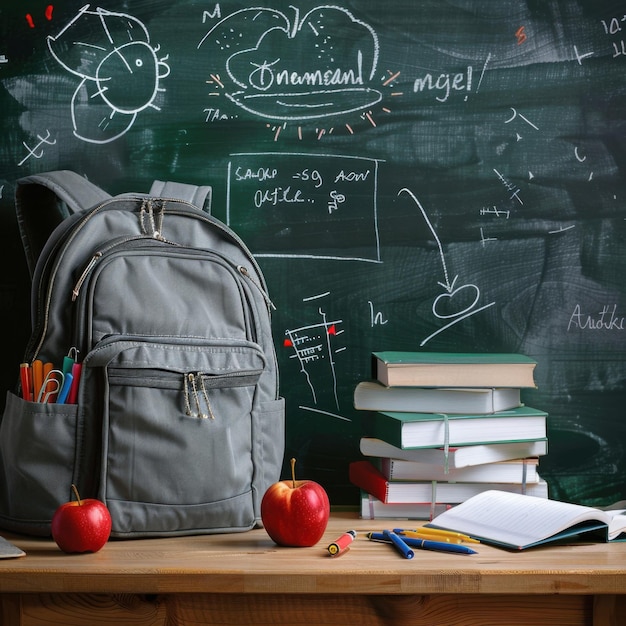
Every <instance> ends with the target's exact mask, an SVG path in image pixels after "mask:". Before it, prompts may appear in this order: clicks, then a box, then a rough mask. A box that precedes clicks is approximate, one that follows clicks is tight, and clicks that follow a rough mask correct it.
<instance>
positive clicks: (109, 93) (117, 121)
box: [47, 4, 170, 143]
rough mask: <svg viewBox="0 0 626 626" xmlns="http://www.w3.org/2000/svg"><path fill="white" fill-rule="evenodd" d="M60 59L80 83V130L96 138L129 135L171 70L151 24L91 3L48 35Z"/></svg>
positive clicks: (75, 108) (76, 121)
mask: <svg viewBox="0 0 626 626" xmlns="http://www.w3.org/2000/svg"><path fill="white" fill-rule="evenodd" d="M47 43H48V48H49V50H50V52H51V53H52V56H53V57H54V58H55V60H56V61H57V62H58V63H59V64H60V65H61V66H62V67H63V68H64V69H66V70H67V71H68V72H70V73H71V74H73V75H75V76H77V77H78V78H79V79H80V83H79V84H78V86H77V87H76V90H75V91H74V95H73V96H72V100H71V111H72V124H73V129H74V134H75V135H76V136H77V137H78V138H79V139H82V140H84V141H87V142H90V143H108V142H111V141H114V140H115V139H118V138H119V137H121V136H122V135H124V134H125V133H126V132H128V130H129V129H130V128H131V127H132V125H133V124H134V122H135V120H136V118H137V114H138V113H140V112H141V111H144V110H145V109H147V108H153V109H155V110H159V108H158V106H157V105H156V103H155V100H156V97H157V95H158V93H159V92H162V91H164V89H163V88H162V87H161V80H162V79H163V78H165V77H166V76H168V75H169V72H170V67H169V65H168V64H167V62H166V61H167V59H168V57H167V56H165V57H162V58H159V57H158V56H157V55H158V53H159V46H153V45H152V43H151V42H150V35H149V33H148V29H147V28H146V26H145V25H144V24H143V23H142V22H141V21H140V20H138V19H137V18H135V17H133V16H131V15H127V14H126V13H115V12H112V11H107V10H106V9H102V8H99V7H98V8H96V9H93V10H89V5H88V4H87V5H85V6H84V7H82V9H80V10H79V12H78V14H77V15H76V16H75V17H74V19H72V20H71V21H70V22H69V23H68V24H67V25H66V26H65V27H64V28H63V29H62V30H61V31H60V32H59V33H58V35H56V36H55V37H52V36H49V37H48V38H47Z"/></svg>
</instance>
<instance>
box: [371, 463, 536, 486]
mask: <svg viewBox="0 0 626 626" xmlns="http://www.w3.org/2000/svg"><path fill="white" fill-rule="evenodd" d="M376 466H377V467H378V469H379V470H380V473H381V474H382V475H383V476H384V477H385V478H386V479H387V480H389V481H400V480H405V481H406V480H437V481H448V482H452V481H454V482H458V483H471V482H486V483H519V484H529V483H538V482H539V480H540V477H539V472H538V471H537V468H538V467H539V459H537V458H521V459H516V460H514V461H500V462H497V463H484V464H482V465H470V466H469V467H462V468H459V469H457V468H452V469H450V468H449V467H446V466H445V465H434V464H433V463H419V462H415V461H401V460H399V459H392V458H383V459H380V460H379V461H378V462H377V463H376Z"/></svg>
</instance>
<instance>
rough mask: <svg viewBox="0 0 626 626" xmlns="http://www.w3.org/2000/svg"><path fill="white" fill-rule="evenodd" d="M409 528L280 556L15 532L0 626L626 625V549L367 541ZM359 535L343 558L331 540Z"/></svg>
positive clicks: (267, 547) (273, 549) (268, 545)
mask: <svg viewBox="0 0 626 626" xmlns="http://www.w3.org/2000/svg"><path fill="white" fill-rule="evenodd" d="M397 525H404V526H406V525H407V523H406V522H405V523H404V524H402V523H399V522H383V521H380V520H377V521H367V520H360V519H357V518H356V515H355V514H348V513H340V514H333V516H332V518H331V520H330V522H329V525H328V528H327V531H326V534H325V535H324V537H323V539H322V541H321V542H320V543H319V544H318V545H317V546H315V547H312V548H280V547H278V546H276V545H275V544H274V543H273V542H272V541H271V540H270V539H269V537H268V535H267V533H266V532H265V530H263V529H258V530H253V531H250V532H247V533H236V534H229V535H214V536H200V537H181V538H175V539H141V540H133V541H110V542H109V543H108V544H107V545H106V546H105V547H104V548H103V549H102V550H101V551H100V552H98V553H96V554H81V555H66V554H63V553H62V552H60V551H59V549H58V548H57V547H56V545H55V544H54V542H52V541H50V540H44V539H32V538H23V537H16V536H13V535H10V534H5V536H6V537H7V538H8V539H10V540H11V541H13V542H14V543H15V544H17V545H18V546H19V547H21V548H22V549H23V550H25V551H26V553H27V555H26V556H25V557H22V558H20V559H10V560H4V561H0V618H2V619H1V620H0V623H1V624H2V625H8V626H14V625H18V624H25V625H29V626H32V625H35V624H37V625H41V624H63V625H64V626H70V625H73V624H80V625H81V626H83V625H84V624H89V625H90V626H97V625H98V624H115V625H116V626H123V625H125V624H132V625H133V626H137V625H144V624H145V625H148V624H150V625H153V624H163V625H165V624H167V625H168V626H175V625H181V626H182V625H185V626H194V625H197V624H253V625H257V624H272V625H275V624H295V625H298V624H306V625H307V626H313V625H315V624H337V625H340V626H349V625H350V624H359V625H362V626H369V625H371V624H376V625H379V624H412V625H414V626H437V625H442V626H443V625H445V626H455V625H468V626H492V625H493V626H507V625H520V626H521V625H524V626H529V625H532V626H540V625H542V624H545V625H549V626H570V625H571V626H574V625H576V626H580V625H582V624H594V625H595V626H618V625H623V624H624V623H626V621H625V620H626V600H625V598H626V543H620V544H611V545H604V544H600V545H598V544H583V545H576V546H573V545H572V546H560V547H549V548H536V549H533V550H529V551H526V552H515V553H511V552H507V551H504V550H500V549H497V548H492V547H489V546H486V545H482V544H481V545H479V546H472V547H475V548H476V549H477V551H478V554H475V555H469V556H467V555H455V554H443V553H438V552H429V551H426V550H418V551H416V554H415V558H413V559H411V560H408V559H403V558H401V557H400V555H399V554H397V553H396V552H395V551H394V549H393V548H392V547H391V546H389V545H386V544H381V543H374V542H371V541H369V540H367V539H366V538H365V536H364V534H365V532H366V531H368V530H382V529H383V528H391V527H394V526H397ZM351 528H354V529H356V530H357V531H359V535H358V536H357V539H356V540H355V541H354V542H353V544H352V546H351V549H350V550H349V551H348V552H347V553H345V554H343V555H341V556H339V557H335V558H331V557H330V556H329V555H328V552H327V550H326V547H327V545H328V544H329V543H330V542H331V541H333V540H334V539H336V538H337V537H338V536H339V535H340V534H342V533H343V532H344V531H346V530H348V529H351Z"/></svg>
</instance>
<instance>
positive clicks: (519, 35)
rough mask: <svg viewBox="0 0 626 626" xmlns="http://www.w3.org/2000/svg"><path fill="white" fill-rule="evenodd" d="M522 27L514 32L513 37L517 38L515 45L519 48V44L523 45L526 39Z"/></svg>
mask: <svg viewBox="0 0 626 626" xmlns="http://www.w3.org/2000/svg"><path fill="white" fill-rule="evenodd" d="M524 28H525V27H524V26H520V27H519V28H518V29H517V30H516V31H515V36H516V37H517V45H518V46H519V45H520V44H523V43H524V42H525V41H526V39H528V37H526V33H525V32H524Z"/></svg>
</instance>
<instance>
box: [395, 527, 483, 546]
mask: <svg viewBox="0 0 626 626" xmlns="http://www.w3.org/2000/svg"><path fill="white" fill-rule="evenodd" d="M395 532H397V533H398V534H404V535H406V536H407V537H413V536H415V535H417V534H421V535H424V536H425V535H428V537H430V538H433V539H434V538H439V539H442V538H444V537H447V538H448V539H458V540H461V541H464V542H467V543H480V541H478V539H474V538H473V537H470V536H469V535H466V534H464V533H457V532H454V531H452V530H441V529H439V528H429V527H426V526H422V527H420V528H415V529H411V530H404V529H400V528H397V529H395Z"/></svg>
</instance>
